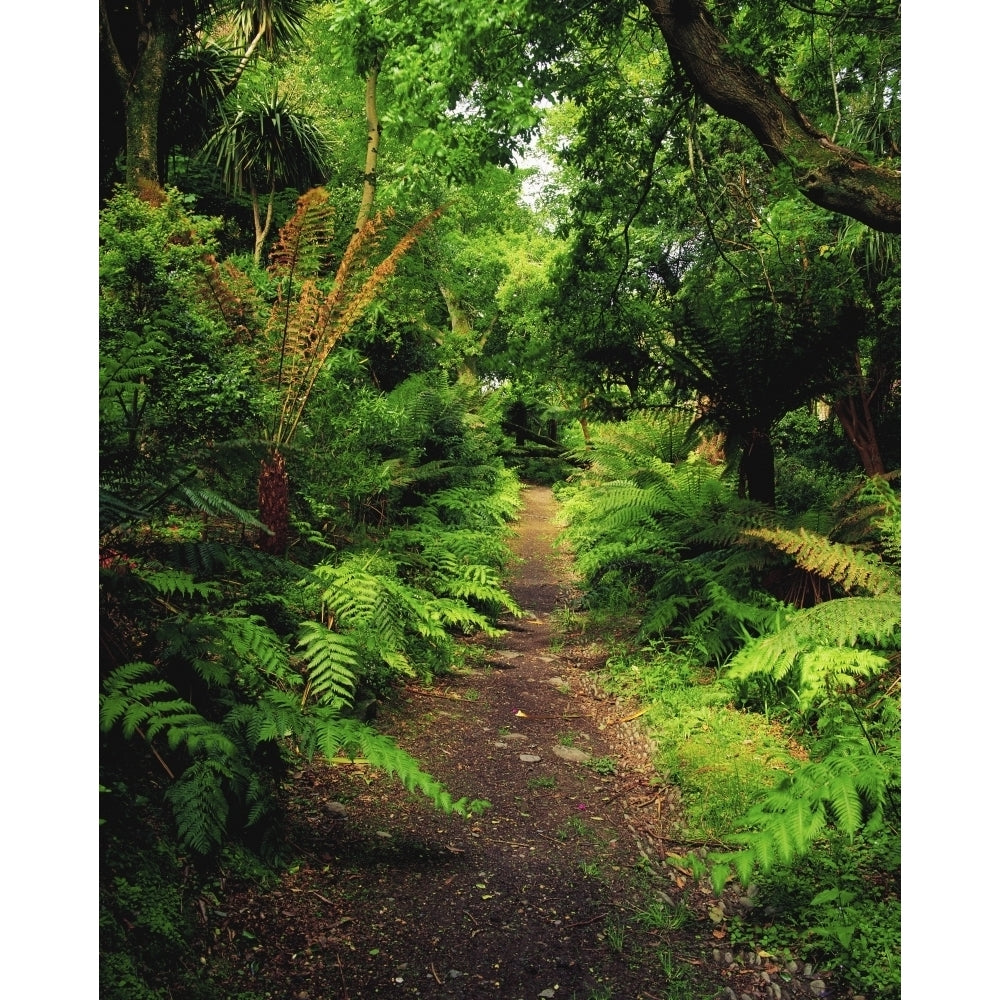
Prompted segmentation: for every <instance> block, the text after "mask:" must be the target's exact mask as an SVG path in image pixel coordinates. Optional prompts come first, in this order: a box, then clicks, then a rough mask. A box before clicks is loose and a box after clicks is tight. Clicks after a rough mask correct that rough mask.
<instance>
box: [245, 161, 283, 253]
mask: <svg viewBox="0 0 1000 1000" xmlns="http://www.w3.org/2000/svg"><path fill="white" fill-rule="evenodd" d="M276 191H277V184H276V183H275V181H274V180H272V181H271V191H270V193H269V194H268V196H267V211H266V212H265V214H264V218H263V220H261V217H260V202H259V199H258V198H257V189H256V187H254V185H253V182H252V181H251V183H250V204H251V205H252V206H253V234H254V236H253V262H254V263H255V264H256V265H257V266H258V267H260V261H261V258H262V257H263V256H264V242H265V241H266V240H267V235H268V233H270V231H271V221H272V220H273V219H274V195H275V192H276Z"/></svg>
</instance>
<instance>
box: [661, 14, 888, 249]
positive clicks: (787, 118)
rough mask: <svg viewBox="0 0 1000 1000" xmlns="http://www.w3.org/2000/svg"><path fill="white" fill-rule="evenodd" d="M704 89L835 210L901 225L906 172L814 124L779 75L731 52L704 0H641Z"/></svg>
mask: <svg viewBox="0 0 1000 1000" xmlns="http://www.w3.org/2000/svg"><path fill="white" fill-rule="evenodd" d="M643 3H644V4H645V6H646V7H647V8H648V9H649V12H650V14H652V17H653V20H654V21H655V23H656V25H657V27H658V28H659V29H660V33H661V34H662V36H663V39H664V41H665V42H666V43H667V48H668V49H669V51H670V55H671V57H672V58H673V59H674V60H675V61H676V62H677V63H678V64H679V65H680V66H681V68H682V69H683V70H684V73H685V74H686V76H687V77H688V79H689V80H690V82H691V84H692V86H693V87H694V89H695V91H696V92H697V93H698V95H699V96H700V97H701V98H702V99H703V100H704V101H705V102H706V103H707V104H708V105H709V106H710V107H712V108H714V109H715V110H716V111H717V112H718V113H719V114H720V115H722V116H723V117H725V118H731V119H732V120H734V121H737V122H739V123H740V124H741V125H744V126H746V128H748V129H749V130H750V131H751V132H752V133H753V135H754V137H755V138H756V139H757V141H758V142H759V143H760V145H761V146H762V147H763V149H764V151H765V152H766V153H767V156H768V158H769V159H770V160H771V162H772V163H774V164H775V165H780V166H788V167H790V168H791V170H792V176H793V177H794V179H795V183H796V185H797V186H798V188H799V190H800V191H801V192H802V194H804V195H805V196H806V197H807V198H808V199H809V200H810V201H812V202H815V203H816V204H817V205H820V206H821V207H823V208H826V209H829V210H830V211H831V212H838V213H840V214H843V215H848V216H850V217H851V218H854V219H857V220H859V221H860V222H863V223H865V224H866V225H869V226H871V227H872V228H873V229H878V230H880V231H882V232H886V233H898V232H899V231H900V218H901V197H902V196H901V188H900V172H899V171H898V170H887V169H884V168H882V167H873V166H871V165H870V164H869V163H867V162H866V161H865V160H864V159H863V158H862V157H860V156H859V155H858V154H857V153H854V152H852V151H851V150H849V149H845V148H844V147H843V146H838V145H837V144H836V143H835V142H833V141H832V140H831V139H830V138H829V137H828V136H826V135H824V134H823V133H822V132H820V131H819V129H817V128H816V127H815V126H813V125H812V124H811V123H810V122H809V121H808V119H806V117H805V115H803V114H802V112H801V111H799V109H798V108H797V107H796V106H795V104H794V102H793V101H792V100H791V99H790V98H789V97H787V96H786V95H785V94H784V93H783V92H782V91H781V89H780V88H779V87H778V85H777V84H776V83H774V81H773V80H767V79H765V78H764V77H762V76H761V75H760V74H759V73H758V72H757V71H756V70H754V69H753V68H752V67H750V66H746V65H744V64H743V63H742V62H740V61H739V60H738V59H737V58H736V57H735V56H733V55H731V54H730V53H729V52H727V40H726V38H725V36H724V35H723V34H722V33H721V32H720V31H719V29H718V28H717V27H716V26H715V25H714V24H713V23H712V20H711V18H710V16H709V14H708V11H707V10H706V9H705V7H704V5H703V4H702V3H701V0H643Z"/></svg>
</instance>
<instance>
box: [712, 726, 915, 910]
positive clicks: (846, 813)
mask: <svg viewBox="0 0 1000 1000" xmlns="http://www.w3.org/2000/svg"><path fill="white" fill-rule="evenodd" d="M899 784H900V767H899V747H898V742H897V743H896V744H895V745H894V746H891V747H889V748H887V749H886V751H885V752H882V753H878V754H873V753H872V752H871V750H870V748H869V747H868V746H867V742H866V741H864V740H862V739H860V738H859V739H856V740H854V741H853V745H852V741H851V740H847V741H846V744H845V746H844V747H843V748H842V749H841V752H839V753H837V754H835V755H832V756H830V757H829V758H827V759H826V760H822V761H809V762H807V763H805V764H803V765H802V766H800V767H799V768H798V769H797V770H795V771H794V772H793V773H792V774H790V775H787V776H786V777H785V778H783V779H782V781H781V782H780V783H779V784H778V785H776V786H775V788H774V789H772V791H771V792H770V793H769V794H768V795H767V797H766V798H765V799H764V800H763V801H762V802H760V803H758V804H757V805H756V806H754V807H753V808H752V809H751V810H750V811H749V812H748V813H747V814H746V816H745V817H744V819H743V825H744V826H745V827H746V829H745V831H744V832H742V833H738V834H734V835H732V836H731V837H730V838H729V839H730V840H731V841H732V843H734V844H742V845H744V846H743V849H742V850H739V851H730V852H717V853H714V854H712V855H711V861H712V863H713V865H714V867H713V869H712V881H713V885H714V887H715V889H716V891H717V892H721V891H722V888H723V886H724V885H725V881H726V879H727V878H728V876H729V873H730V871H732V870H735V872H736V874H737V876H738V877H739V878H740V880H741V881H742V882H743V883H744V884H746V883H748V882H749V881H750V880H751V879H752V877H753V873H754V871H755V870H757V869H759V870H761V871H764V872H766V871H769V870H770V869H771V868H773V867H774V866H775V865H777V864H788V863H790V862H792V861H794V860H795V859H796V858H799V857H801V856H803V855H805V854H806V853H807V852H808V851H809V849H810V848H811V846H812V845H813V843H814V842H815V841H817V840H818V839H820V838H824V837H826V836H828V835H829V834H830V833H831V831H832V830H836V831H839V832H840V833H842V834H845V835H846V836H848V837H854V836H855V835H857V834H858V833H859V832H860V831H861V830H862V828H863V827H864V826H866V825H867V826H871V827H878V826H880V825H881V823H882V815H883V809H884V807H885V804H886V802H887V801H888V800H889V798H890V797H891V796H893V795H894V794H895V793H896V791H897V790H898V789H899Z"/></svg>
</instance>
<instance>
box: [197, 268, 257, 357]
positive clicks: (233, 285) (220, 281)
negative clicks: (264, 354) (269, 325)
mask: <svg viewBox="0 0 1000 1000" xmlns="http://www.w3.org/2000/svg"><path fill="white" fill-rule="evenodd" d="M204 261H205V270H204V271H203V272H202V275H203V278H204V281H203V283H202V285H201V288H200V290H199V297H200V299H201V301H202V302H204V303H206V304H208V305H209V306H211V307H212V308H214V310H215V311H216V313H217V314H218V316H219V317H220V318H221V319H222V321H223V322H224V323H225V324H226V326H227V327H228V328H229V329H230V330H231V331H232V333H233V339H232V343H249V342H250V341H251V340H252V339H253V337H254V336H255V335H256V334H257V333H259V332H260V326H261V324H260V319H259V317H258V315H257V314H256V312H255V310H254V303H255V302H256V301H257V294H256V291H255V289H254V287H253V284H252V283H251V281H250V279H249V278H248V277H247V276H246V275H245V274H244V273H243V272H242V271H241V270H240V269H239V268H238V267H236V266H235V265H234V264H232V263H231V262H230V261H226V263H225V264H223V265H220V264H219V262H218V260H216V257H215V254H211V253H210V254H206V255H205V258H204Z"/></svg>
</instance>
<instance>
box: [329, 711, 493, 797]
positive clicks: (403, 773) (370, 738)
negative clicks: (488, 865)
mask: <svg viewBox="0 0 1000 1000" xmlns="http://www.w3.org/2000/svg"><path fill="white" fill-rule="evenodd" d="M317 721H318V722H320V721H322V722H323V723H324V724H322V725H318V726H317V730H316V743H315V746H316V748H317V749H319V750H321V751H322V752H323V754H324V755H325V756H326V757H327V758H328V759H333V758H335V757H339V756H341V755H346V756H348V757H350V758H351V759H358V758H363V759H364V760H366V761H367V762H368V763H369V764H371V765H372V766H374V767H377V768H379V769H380V770H383V771H385V772H386V773H388V774H392V775H394V776H395V777H397V778H398V779H399V780H400V781H401V782H402V783H403V785H404V787H405V788H407V789H408V790H409V791H411V792H419V793H421V794H422V795H425V796H427V798H429V799H430V800H431V802H432V803H433V804H434V806H435V808H436V809H439V810H440V811H442V812H444V813H455V814H457V815H459V816H471V815H474V814H476V813H480V812H482V811H483V810H485V809H487V808H489V803H488V802H486V801H485V800H480V799H476V800H472V801H470V800H469V799H468V798H466V797H462V798H459V799H454V798H453V797H452V795H451V793H450V792H448V791H447V789H446V788H445V787H444V786H443V785H442V784H441V783H440V782H439V781H436V780H435V779H434V778H433V777H432V776H431V775H429V774H428V773H427V772H425V771H423V770H422V769H421V767H420V765H419V763H418V762H417V761H416V760H415V759H414V758H413V757H412V756H410V754H408V753H407V752H406V751H405V750H403V749H401V748H400V747H399V746H398V745H397V744H396V743H395V742H393V740H391V739H390V738H389V737H388V736H384V735H382V734H381V733H376V732H374V730H372V729H371V728H369V727H368V726H366V725H365V724H364V723H362V722H359V721H357V720H356V719H343V718H336V717H334V716H332V715H331V714H330V713H329V712H328V711H326V712H323V714H320V713H319V712H317ZM310 749H311V748H310Z"/></svg>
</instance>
